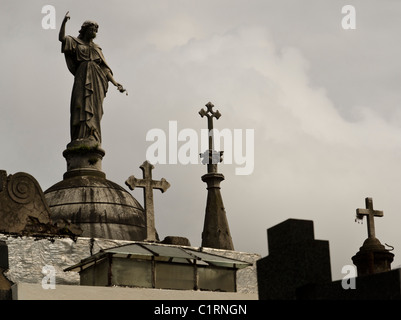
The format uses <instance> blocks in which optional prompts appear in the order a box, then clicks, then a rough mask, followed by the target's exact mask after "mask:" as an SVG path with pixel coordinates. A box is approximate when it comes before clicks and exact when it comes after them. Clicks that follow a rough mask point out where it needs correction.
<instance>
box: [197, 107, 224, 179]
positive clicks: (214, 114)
mask: <svg viewBox="0 0 401 320" xmlns="http://www.w3.org/2000/svg"><path fill="white" fill-rule="evenodd" d="M205 106H206V108H207V109H206V110H205V109H201V110H200V111H199V114H200V116H201V117H202V118H203V117H204V116H206V117H207V127H208V130H209V149H208V150H206V151H205V152H204V153H201V154H200V157H201V158H203V160H202V163H203V164H208V172H216V171H217V168H216V164H217V163H219V162H221V161H222V160H223V152H224V151H219V152H218V151H215V150H213V144H214V141H213V138H214V137H213V118H216V120H218V119H219V118H220V117H221V113H220V112H219V110H216V111H214V110H213V107H214V105H213V104H212V103H211V102H208V103H207V104H206V105H205ZM209 165H211V166H209Z"/></svg>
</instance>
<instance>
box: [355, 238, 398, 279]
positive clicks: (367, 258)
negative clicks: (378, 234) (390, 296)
mask: <svg viewBox="0 0 401 320" xmlns="http://www.w3.org/2000/svg"><path fill="white" fill-rule="evenodd" d="M393 259H394V254H392V253H391V252H389V250H387V249H385V248H384V246H383V245H382V244H381V243H380V241H379V240H378V239H377V238H372V237H369V238H367V239H366V240H365V242H364V243H363V245H362V247H360V248H359V251H358V253H357V254H356V255H355V256H353V257H352V262H353V263H354V264H355V266H356V267H357V270H358V276H366V275H369V274H375V273H380V272H386V271H390V270H391V262H393Z"/></svg>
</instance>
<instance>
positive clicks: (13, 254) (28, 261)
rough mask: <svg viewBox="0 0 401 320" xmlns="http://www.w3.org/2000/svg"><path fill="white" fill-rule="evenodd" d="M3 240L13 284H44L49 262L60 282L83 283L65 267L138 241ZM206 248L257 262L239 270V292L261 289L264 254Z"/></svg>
mask: <svg viewBox="0 0 401 320" xmlns="http://www.w3.org/2000/svg"><path fill="white" fill-rule="evenodd" d="M0 240H3V241H5V242H6V243H7V245H8V249H9V264H10V267H9V270H8V271H7V272H6V273H5V275H6V277H7V278H8V279H9V281H12V282H13V283H37V284H40V283H41V281H42V279H43V277H44V274H43V273H42V268H43V267H44V266H45V265H50V266H53V267H54V268H55V276H56V284H57V285H59V284H60V285H62V284H68V285H79V281H80V279H79V274H78V273H77V272H64V271H63V270H64V269H66V268H68V267H71V266H72V265H74V264H77V263H79V262H80V261H81V260H82V259H84V258H86V257H88V256H90V255H93V254H96V253H98V252H99V251H100V250H104V249H108V248H112V247H116V246H120V245H124V244H130V243H135V242H133V241H123V240H110V239H90V238H84V237H78V238H77V239H75V241H74V240H72V239H70V238H68V237H64V238H62V237H59V238H55V239H45V238H39V239H38V238H34V237H11V236H6V235H1V234H0ZM196 249H198V248H196ZM202 250H203V251H205V252H208V253H212V254H213V253H214V254H218V255H222V256H226V257H228V258H233V259H238V260H242V261H247V262H249V263H253V266H250V267H247V268H244V269H241V270H238V272H237V291H238V292H239V293H247V294H248V293H256V292H257V281H256V266H255V261H256V260H258V259H259V258H260V255H258V254H251V253H245V252H237V251H231V250H230V251H226V250H218V249H211V248H202Z"/></svg>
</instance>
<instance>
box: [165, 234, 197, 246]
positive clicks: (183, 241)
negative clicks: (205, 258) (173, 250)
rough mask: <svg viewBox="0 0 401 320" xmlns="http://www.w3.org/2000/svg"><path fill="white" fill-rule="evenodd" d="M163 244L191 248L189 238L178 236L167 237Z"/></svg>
mask: <svg viewBox="0 0 401 320" xmlns="http://www.w3.org/2000/svg"><path fill="white" fill-rule="evenodd" d="M161 243H164V244H174V245H178V246H188V247H189V246H191V243H190V242H189V240H188V238H184V237H177V236H167V237H165V238H164V239H163V241H162V242H161Z"/></svg>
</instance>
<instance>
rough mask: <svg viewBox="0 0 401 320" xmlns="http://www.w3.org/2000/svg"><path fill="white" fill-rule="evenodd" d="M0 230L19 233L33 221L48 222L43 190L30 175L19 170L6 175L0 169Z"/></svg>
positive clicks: (47, 209)
mask: <svg viewBox="0 0 401 320" xmlns="http://www.w3.org/2000/svg"><path fill="white" fill-rule="evenodd" d="M0 185H1V189H0V231H1V232H10V233H20V232H22V231H24V230H27V229H29V226H30V225H32V224H33V223H34V222H33V221H34V220H35V221H37V222H38V223H41V224H47V223H50V210H49V207H48V206H47V204H46V200H45V199H44V196H43V192H42V190H41V188H40V186H39V184H38V182H37V181H36V179H35V178H33V177H32V176H31V175H29V174H27V173H23V172H19V173H16V174H13V175H9V176H8V177H7V173H6V171H0Z"/></svg>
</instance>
